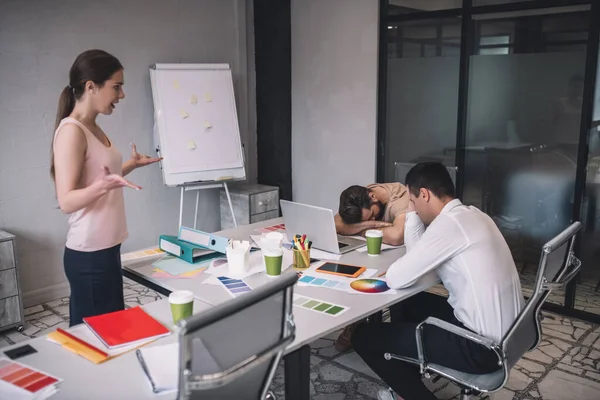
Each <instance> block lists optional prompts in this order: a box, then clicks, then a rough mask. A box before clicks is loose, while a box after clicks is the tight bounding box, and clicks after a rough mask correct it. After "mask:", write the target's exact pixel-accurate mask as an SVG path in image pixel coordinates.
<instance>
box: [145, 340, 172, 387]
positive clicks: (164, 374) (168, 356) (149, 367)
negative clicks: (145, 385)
mask: <svg viewBox="0 0 600 400" xmlns="http://www.w3.org/2000/svg"><path fill="white" fill-rule="evenodd" d="M135 354H136V356H137V358H138V361H139V362H140V365H141V367H142V369H143V370H144V373H145V374H146V377H147V378H148V381H150V385H151V386H152V391H153V392H154V393H162V392H171V391H175V390H177V384H178V381H179V377H178V374H179V343H177V342H175V343H171V344H166V345H162V346H153V347H149V348H144V349H138V350H136V352H135Z"/></svg>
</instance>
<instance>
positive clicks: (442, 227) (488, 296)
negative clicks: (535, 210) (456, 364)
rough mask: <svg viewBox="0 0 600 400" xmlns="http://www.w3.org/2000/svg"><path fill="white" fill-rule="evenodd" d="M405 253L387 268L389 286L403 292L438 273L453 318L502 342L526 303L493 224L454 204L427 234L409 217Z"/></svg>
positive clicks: (476, 211) (509, 256)
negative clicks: (403, 289)
mask: <svg viewBox="0 0 600 400" xmlns="http://www.w3.org/2000/svg"><path fill="white" fill-rule="evenodd" d="M404 243H405V245H406V254H405V255H404V256H403V257H402V258H400V259H398V261H396V262H395V263H394V264H392V265H391V267H390V268H389V270H388V272H387V274H386V279H387V283H388V285H389V286H390V287H392V288H395V289H402V288H405V287H407V286H410V285H412V284H413V283H415V282H416V281H417V280H418V279H419V278H420V277H421V276H423V275H424V274H426V273H428V272H429V271H432V270H435V271H436V273H437V275H438V276H439V277H440V279H441V280H442V282H443V283H444V286H445V287H446V289H447V290H448V292H449V297H448V303H449V304H450V305H451V306H452V308H453V309H454V315H455V316H456V318H457V319H458V320H459V321H460V322H462V323H463V324H464V325H465V326H466V327H467V328H470V329H471V330H473V331H475V332H477V333H478V334H480V335H482V336H485V337H487V338H490V339H493V340H495V341H497V342H499V341H500V339H501V338H502V336H503V335H504V334H505V333H506V331H507V330H508V328H509V327H510V326H511V325H512V323H513V322H514V320H515V319H516V317H517V315H518V313H519V312H520V311H521V308H522V307H523V304H524V300H523V295H522V292H521V283H520V281H519V275H518V273H517V268H516V266H515V263H514V260H513V258H512V254H511V252H510V249H509V248H508V245H507V244H506V241H505V240H504V237H502V234H501V233H500V231H499V229H498V227H497V226H496V224H495V223H494V221H492V219H491V218H490V217H489V216H488V215H486V214H485V213H483V212H481V211H480V210H479V209H477V208H476V207H470V206H465V205H463V204H462V203H461V201H460V200H458V199H455V200H452V201H451V202H449V203H448V204H446V206H445V207H444V208H443V209H442V212H441V213H440V214H439V215H438V216H437V217H436V218H435V219H434V220H433V222H432V223H431V224H430V225H429V227H427V229H425V226H424V225H423V222H422V221H421V219H420V218H419V216H418V215H417V214H416V213H415V212H409V213H407V214H406V225H405V228H404Z"/></svg>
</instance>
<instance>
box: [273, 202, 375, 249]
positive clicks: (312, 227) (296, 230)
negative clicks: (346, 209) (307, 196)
mask: <svg viewBox="0 0 600 400" xmlns="http://www.w3.org/2000/svg"><path fill="white" fill-rule="evenodd" d="M280 204H281V214H282V215H283V221H284V223H285V230H286V232H287V238H288V240H289V241H290V242H293V241H294V235H295V234H300V235H303V234H304V235H306V237H307V238H308V240H310V241H312V247H313V248H315V249H319V250H323V251H327V252H329V253H334V254H343V253H348V252H349V251H352V250H355V249H358V248H359V247H363V246H365V245H366V244H367V242H365V241H364V240H360V239H354V238H351V237H348V236H341V235H338V234H337V233H336V230H335V221H334V219H333V211H331V210H330V209H328V208H321V207H316V206H311V205H308V204H301V203H296V202H292V201H287V200H280Z"/></svg>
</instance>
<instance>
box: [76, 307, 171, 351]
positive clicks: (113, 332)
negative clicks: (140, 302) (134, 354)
mask: <svg viewBox="0 0 600 400" xmlns="http://www.w3.org/2000/svg"><path fill="white" fill-rule="evenodd" d="M83 322H84V323H85V324H86V325H87V326H88V327H89V328H90V329H91V330H92V332H94V333H95V334H96V336H97V337H98V339H100V341H101V342H102V343H103V344H104V345H105V346H106V347H108V348H109V349H114V348H118V347H121V346H126V345H133V344H135V343H138V342H143V341H146V340H148V339H151V338H154V339H158V338H160V337H163V336H167V335H169V334H170V333H171V331H170V330H169V329H167V328H166V327H165V326H164V325H162V324H161V323H160V322H158V321H157V320H156V319H154V318H152V317H151V316H150V315H148V314H147V313H146V312H145V311H144V310H143V309H142V308H141V307H140V306H136V307H132V308H129V309H127V310H121V311H115V312H111V313H107V314H102V315H97V316H94V317H86V318H84V319H83Z"/></svg>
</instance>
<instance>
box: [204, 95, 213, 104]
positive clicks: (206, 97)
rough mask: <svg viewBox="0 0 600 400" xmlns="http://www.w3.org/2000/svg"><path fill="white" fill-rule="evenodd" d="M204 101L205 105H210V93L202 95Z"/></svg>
mask: <svg viewBox="0 0 600 400" xmlns="http://www.w3.org/2000/svg"><path fill="white" fill-rule="evenodd" d="M204 100H206V102H207V103H210V102H211V101H212V96H211V95H210V93H204Z"/></svg>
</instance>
